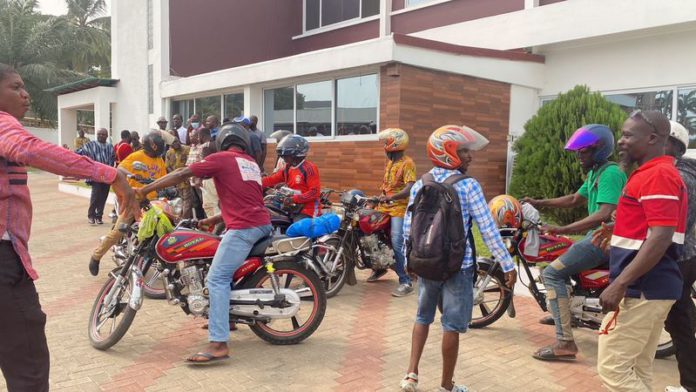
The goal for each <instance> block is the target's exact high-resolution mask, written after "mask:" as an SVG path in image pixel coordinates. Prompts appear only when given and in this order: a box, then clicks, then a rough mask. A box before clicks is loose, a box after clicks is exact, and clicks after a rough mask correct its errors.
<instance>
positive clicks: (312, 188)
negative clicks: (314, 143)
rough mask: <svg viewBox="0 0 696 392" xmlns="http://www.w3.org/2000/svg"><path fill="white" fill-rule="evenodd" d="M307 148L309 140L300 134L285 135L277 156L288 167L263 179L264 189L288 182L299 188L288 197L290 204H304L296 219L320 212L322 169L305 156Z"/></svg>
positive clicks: (290, 185) (291, 186)
mask: <svg viewBox="0 0 696 392" xmlns="http://www.w3.org/2000/svg"><path fill="white" fill-rule="evenodd" d="M308 151H309V142H307V139H305V138H303V137H302V136H300V135H289V136H286V137H285V138H283V140H281V141H280V143H278V146H277V147H276V152H277V153H278V156H279V157H281V158H283V160H284V161H285V168H284V169H283V170H279V171H277V172H275V173H273V174H271V175H270V176H268V177H264V178H263V187H264V188H270V187H272V186H274V185H277V184H281V183H285V184H286V185H287V186H288V187H289V188H290V189H294V190H295V191H297V194H295V195H293V196H292V197H291V198H290V199H288V200H287V204H293V203H294V204H302V205H304V207H303V208H302V212H301V213H300V214H298V215H296V216H295V221H298V220H301V219H304V218H313V217H316V216H318V215H320V212H319V196H320V195H321V182H320V180H319V170H318V169H317V166H316V165H315V164H313V163H312V162H309V161H308V160H307V159H306V157H307V152H308Z"/></svg>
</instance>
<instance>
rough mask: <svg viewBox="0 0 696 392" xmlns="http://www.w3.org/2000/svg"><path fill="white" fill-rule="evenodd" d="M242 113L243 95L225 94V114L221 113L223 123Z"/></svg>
mask: <svg viewBox="0 0 696 392" xmlns="http://www.w3.org/2000/svg"><path fill="white" fill-rule="evenodd" d="M243 112H244V93H238V94H227V95H225V113H223V115H222V117H223V122H224V120H225V119H227V120H231V119H233V118H235V117H239V116H241V115H242V113H243Z"/></svg>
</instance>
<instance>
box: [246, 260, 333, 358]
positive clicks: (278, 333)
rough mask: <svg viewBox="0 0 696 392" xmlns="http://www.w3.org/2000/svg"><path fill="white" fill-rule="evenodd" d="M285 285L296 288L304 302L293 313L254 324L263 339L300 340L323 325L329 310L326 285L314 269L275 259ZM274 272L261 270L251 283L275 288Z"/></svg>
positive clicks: (291, 341)
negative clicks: (272, 275) (272, 273)
mask: <svg viewBox="0 0 696 392" xmlns="http://www.w3.org/2000/svg"><path fill="white" fill-rule="evenodd" d="M274 265H275V268H276V271H275V275H276V276H278V281H279V282H280V287H281V288H286V289H291V290H294V291H295V292H296V293H297V295H298V296H299V297H300V300H301V301H302V303H301V304H300V309H299V310H298V311H297V314H295V315H294V316H293V317H291V318H288V319H273V320H271V321H270V322H268V323H261V322H259V323H256V324H255V325H252V326H251V330H252V331H254V333H255V334H256V335H258V336H259V337H260V338H261V339H263V340H265V341H267V342H269V343H272V344H278V345H286V344H296V343H299V342H301V341H303V340H305V339H307V338H308V337H309V336H310V335H312V333H314V331H315V330H316V329H317V328H318V327H319V324H321V321H322V320H323V319H324V313H325V312H326V292H325V291H324V285H323V283H322V282H321V280H319V278H318V277H317V275H316V274H315V273H314V272H313V271H309V270H307V269H305V268H304V267H302V266H301V265H300V264H298V263H294V262H288V261H282V262H276V263H274ZM270 277H271V276H270V275H269V274H267V273H265V272H262V271H259V272H257V273H256V274H255V275H254V276H253V277H252V279H251V281H250V282H249V286H248V287H257V288H260V287H263V288H265V289H272V287H273V286H272V284H271V279H270Z"/></svg>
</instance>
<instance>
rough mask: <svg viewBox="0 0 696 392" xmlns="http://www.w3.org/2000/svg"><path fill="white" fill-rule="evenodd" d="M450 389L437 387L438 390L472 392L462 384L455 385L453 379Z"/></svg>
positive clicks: (441, 391)
mask: <svg viewBox="0 0 696 392" xmlns="http://www.w3.org/2000/svg"><path fill="white" fill-rule="evenodd" d="M452 385H454V386H453V387H452V389H445V388H443V387H440V388H438V390H437V391H438V392H473V391H472V390H470V389H469V388H467V387H465V386H464V385H457V384H455V383H454V380H453V381H452Z"/></svg>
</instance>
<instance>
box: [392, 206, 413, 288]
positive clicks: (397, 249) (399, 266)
mask: <svg viewBox="0 0 696 392" xmlns="http://www.w3.org/2000/svg"><path fill="white" fill-rule="evenodd" d="M391 243H392V248H394V259H396V264H394V271H396V274H397V275H399V283H400V284H411V278H410V277H409V276H408V274H407V273H406V257H404V218H403V217H401V216H399V217H395V216H392V217H391Z"/></svg>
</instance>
